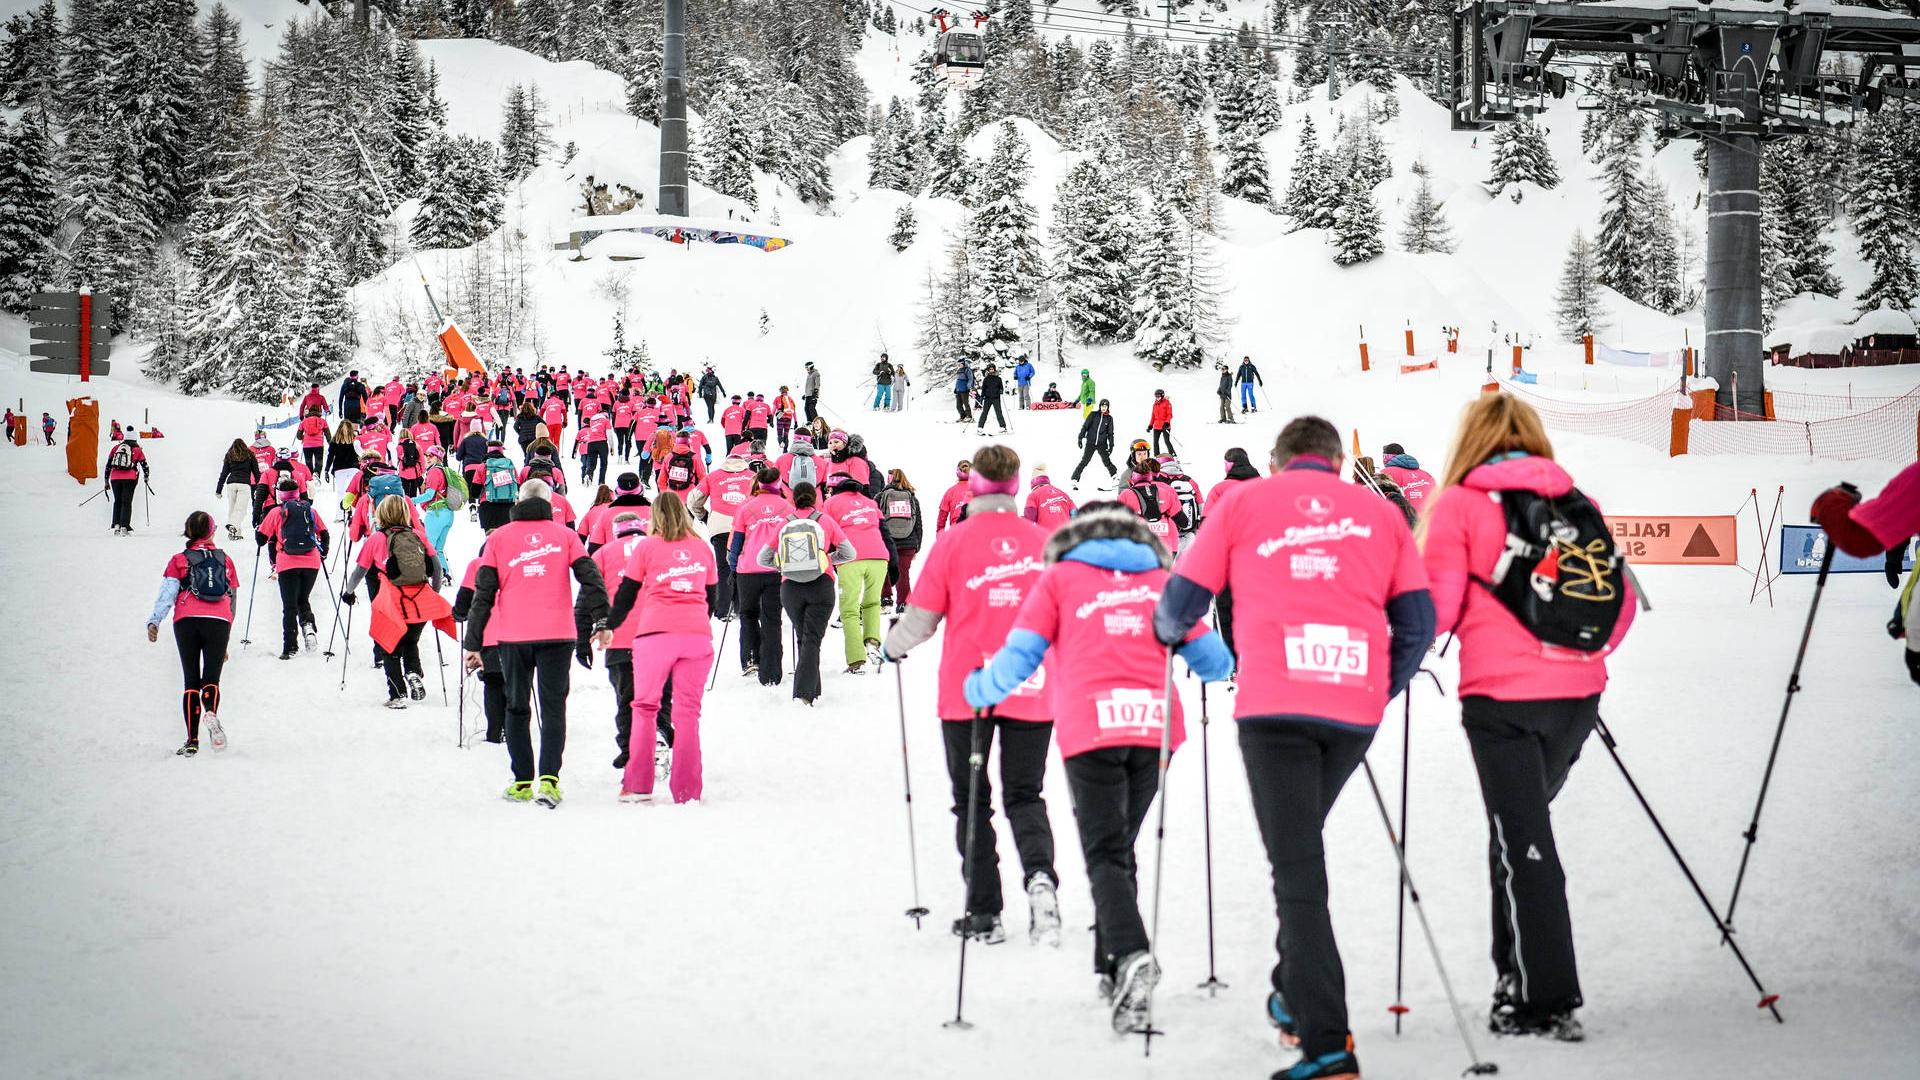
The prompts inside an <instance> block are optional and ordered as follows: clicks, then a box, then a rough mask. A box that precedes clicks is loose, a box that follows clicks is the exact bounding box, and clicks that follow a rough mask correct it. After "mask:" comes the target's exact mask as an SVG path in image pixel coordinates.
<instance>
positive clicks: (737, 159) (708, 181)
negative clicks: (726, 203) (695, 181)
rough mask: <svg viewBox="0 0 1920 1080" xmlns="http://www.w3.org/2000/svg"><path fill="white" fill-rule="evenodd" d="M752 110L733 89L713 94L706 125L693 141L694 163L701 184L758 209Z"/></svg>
mask: <svg viewBox="0 0 1920 1080" xmlns="http://www.w3.org/2000/svg"><path fill="white" fill-rule="evenodd" d="M750 108H751V104H750V103H749V102H748V101H747V100H745V98H743V97H742V96H741V95H740V94H739V93H738V92H737V91H736V90H735V89H734V88H733V87H731V86H727V87H723V88H721V90H720V91H719V92H718V93H716V94H714V95H713V97H712V98H711V99H710V100H709V101H708V103H707V114H706V122H705V123H704V124H702V125H701V127H700V131H699V134H698V136H696V138H695V139H694V161H695V162H696V163H697V164H698V166H699V170H700V175H699V180H700V182H701V183H703V184H705V185H706V186H708V187H710V188H712V189H713V190H714V191H716V192H719V193H720V194H722V195H730V196H732V197H734V198H736V199H739V200H740V201H741V202H743V203H746V204H747V206H748V207H749V208H752V209H759V206H760V201H759V196H758V195H757V194H756V193H755V191H754V186H753V154H754V145H753V130H754V127H753V124H752V123H751V119H750V117H749V116H748V112H749V110H750Z"/></svg>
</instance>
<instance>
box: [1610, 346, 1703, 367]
mask: <svg viewBox="0 0 1920 1080" xmlns="http://www.w3.org/2000/svg"><path fill="white" fill-rule="evenodd" d="M1593 355H1594V356H1595V357H1596V358H1597V359H1599V361H1600V362H1601V363H1603V364H1616V365H1618V366H1620V367H1650V368H1664V367H1679V366H1680V365H1681V363H1682V362H1683V361H1684V360H1685V358H1686V355H1687V354H1686V350H1684V349H1668V350H1666V351H1664V352H1634V351H1632V350H1629V349H1616V348H1613V347H1612V346H1610V345H1605V344H1602V343H1600V342H1598V341H1596V342H1594V343H1593Z"/></svg>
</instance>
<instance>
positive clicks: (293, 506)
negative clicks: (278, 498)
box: [280, 499, 314, 555]
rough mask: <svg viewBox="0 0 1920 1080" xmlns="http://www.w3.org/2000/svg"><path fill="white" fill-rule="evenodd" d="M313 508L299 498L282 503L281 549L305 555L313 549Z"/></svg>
mask: <svg viewBox="0 0 1920 1080" xmlns="http://www.w3.org/2000/svg"><path fill="white" fill-rule="evenodd" d="M313 546H314V539H313V508H312V507H311V506H310V505H308V504H307V503H304V502H301V501H300V500H299V499H289V500H288V501H286V502H284V503H281V504H280V550H281V552H283V553H284V554H287V555H305V554H307V553H308V552H310V551H312V550H313Z"/></svg>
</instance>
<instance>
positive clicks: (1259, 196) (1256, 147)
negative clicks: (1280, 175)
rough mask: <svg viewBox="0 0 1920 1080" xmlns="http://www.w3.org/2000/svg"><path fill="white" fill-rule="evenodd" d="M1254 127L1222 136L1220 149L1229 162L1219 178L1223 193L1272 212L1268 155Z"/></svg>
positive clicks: (1243, 126)
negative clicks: (1255, 133)
mask: <svg viewBox="0 0 1920 1080" xmlns="http://www.w3.org/2000/svg"><path fill="white" fill-rule="evenodd" d="M1253 127H1254V125H1252V124H1251V123H1249V124H1243V125H1241V126H1239V127H1237V128H1234V129H1233V130H1231V131H1228V132H1224V133H1222V135H1221V138H1220V143H1221V146H1220V148H1221V150H1222V151H1224V152H1225V154H1226V159H1227V161H1226V167H1225V168H1224V169H1223V170H1221V174H1220V193H1221V194H1223V195H1231V196H1233V197H1235V198H1238V199H1245V200H1246V201H1248V202H1250V203H1252V204H1253V205H1255V206H1259V207H1263V208H1267V209H1271V208H1272V203H1273V187H1272V186H1271V185H1270V184H1269V183H1268V180H1267V152H1266V149H1265V148H1264V147H1262V146H1261V145H1260V139H1259V137H1258V136H1256V135H1254V134H1253Z"/></svg>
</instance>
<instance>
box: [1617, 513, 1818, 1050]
mask: <svg viewBox="0 0 1920 1080" xmlns="http://www.w3.org/2000/svg"><path fill="white" fill-rule="evenodd" d="M1827 551H1828V552H1829V555H1831V552H1832V551H1833V549H1832V548H1831V547H1829V548H1828V549H1827ZM1593 723H1594V729H1595V730H1597V731H1598V732H1599V733H1600V743H1601V745H1603V746H1605V747H1606V748H1607V754H1608V755H1609V756H1611V757H1612V758H1613V763H1614V765H1615V766H1616V767H1618V768H1619V770H1620V775H1621V777H1622V778H1624V779H1625V780H1626V782H1627V787H1628V788H1629V789H1631V790H1632V791H1633V797H1634V798H1635V799H1638V800H1639V802H1640V809H1642V810H1645V811H1646V812H1647V820H1648V821H1651V822H1653V829H1654V831H1655V832H1657V833H1659V834H1660V840H1661V842H1662V843H1664V844H1666V845H1667V851H1668V853H1670V854H1671V855H1672V856H1673V861H1674V862H1676V863H1679V864H1680V872H1681V873H1682V874H1685V875H1686V877H1687V884H1689V885H1691V886H1693V894H1694V895H1695V896H1698V897H1699V898H1700V904H1701V906H1702V907H1705V908H1706V909H1707V915H1708V916H1709V917H1710V918H1712V919H1713V925H1714V927H1715V928H1716V929H1718V930H1719V931H1720V941H1721V943H1722V944H1725V945H1726V946H1727V947H1728V948H1730V949H1732V950H1733V957H1734V959H1736V960H1738V961H1740V967H1741V968H1742V969H1743V970H1745V971H1746V973H1747V978H1748V980H1750V981H1751V982H1752V983H1753V988H1754V989H1755V990H1758V991H1760V1004H1759V1005H1758V1006H1757V1008H1762V1009H1765V1010H1767V1011H1768V1012H1771V1013H1772V1014H1773V1019H1774V1020H1775V1022H1777V1023H1782V1024H1784V1023H1786V1022H1787V1021H1786V1019H1785V1018H1784V1017H1782V1016H1781V1015H1780V1009H1779V1005H1778V1003H1779V1001H1780V995H1779V994H1769V993H1767V988H1766V987H1765V986H1762V985H1761V984H1760V976H1758V975H1756V974H1754V972H1753V965H1752V964H1749V963H1747V958H1746V955H1745V954H1744V953H1742V952H1741V951H1740V946H1739V944H1738V943H1736V942H1735V941H1734V940H1733V929H1732V927H1729V926H1728V925H1727V922H1726V920H1725V919H1722V918H1721V917H1720V913H1719V912H1718V911H1715V910H1714V907H1713V901H1712V900H1709V899H1707V891H1706V890H1705V889H1702V888H1701V887H1700V881H1699V879H1698V878H1695V877H1694V876H1693V870H1692V869H1691V868H1690V867H1688V866H1687V860H1686V859H1683V858H1681V857H1680V849H1679V848H1678V847H1675V846H1674V843H1673V837H1671V836H1668V835H1667V829H1666V826H1664V825H1662V824H1660V817H1659V815H1657V814H1655V813H1654V812H1653V806H1652V804H1650V803H1648V802H1647V797H1646V796H1645V795H1643V794H1641V793H1640V785H1639V784H1636V783H1634V782H1633V774H1632V773H1629V772H1628V771H1627V763H1626V762H1624V761H1622V760H1620V751H1619V749H1618V748H1617V747H1616V744H1615V742H1614V738H1613V732H1612V731H1611V730H1609V729H1608V727H1607V722H1606V721H1605V720H1602V719H1600V718H1599V717H1598V716H1596V717H1594V720H1593Z"/></svg>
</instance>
